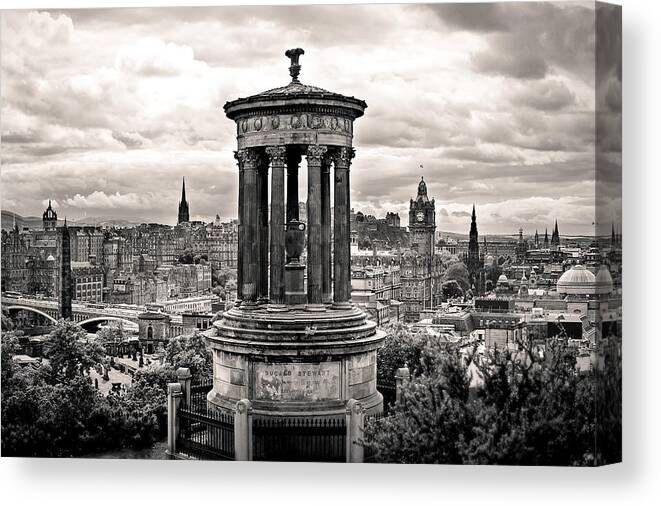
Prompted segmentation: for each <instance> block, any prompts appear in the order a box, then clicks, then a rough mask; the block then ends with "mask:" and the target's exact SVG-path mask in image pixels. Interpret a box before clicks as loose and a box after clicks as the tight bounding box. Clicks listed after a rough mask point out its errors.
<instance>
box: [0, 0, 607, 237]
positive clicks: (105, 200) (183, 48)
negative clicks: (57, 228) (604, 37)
mask: <svg viewBox="0 0 661 506" xmlns="http://www.w3.org/2000/svg"><path fill="white" fill-rule="evenodd" d="M593 29H594V11H593V7H591V4H590V3H574V2H572V3H557V4H551V3H543V4H528V3H523V4H521V3H519V4H491V5H489V4H487V5H470V4H468V5H466V4H464V5H417V6H416V5H388V6H385V5H374V6H310V7H305V6H299V7H234V8H228V7H223V8H183V9H177V8H158V9H114V10H113V9H110V10H108V9H91V10H68V11H39V12H37V11H20V12H19V11H14V12H3V13H2V42H1V57H2V76H1V77H2V83H1V86H2V90H1V92H2V208H3V209H7V210H13V211H16V212H18V213H19V214H22V215H38V214H39V213H41V211H42V210H43V207H44V203H45V202H47V200H48V199H49V198H52V199H53V200H54V201H55V202H56V205H57V207H58V213H59V214H60V217H63V215H67V216H68V217H70V218H73V219H76V218H80V217H83V216H87V217H93V216H115V217H121V216H124V217H140V218H142V219H144V220H149V221H160V222H163V223H174V222H175V221H176V217H177V202H178V198H179V193H180V183H181V177H182V176H185V177H186V181H187V191H188V195H189V202H190V206H191V215H192V218H194V219H205V220H208V219H210V218H211V217H213V216H214V215H215V214H216V213H218V214H220V216H221V217H223V218H230V217H234V216H236V191H237V171H236V166H235V161H234V158H233V155H232V151H233V149H235V147H234V146H235V139H234V135H235V127H234V125H233V123H232V122H231V121H230V120H228V119H227V118H225V116H224V114H223V112H222V106H223V104H224V103H225V102H226V101H227V100H231V99H235V98H237V97H239V96H247V95H251V94H253V93H258V92H260V91H263V90H265V89H269V88H273V87H276V86H282V85H285V84H287V82H289V75H288V70H287V67H288V64H289V63H288V60H287V59H286V58H285V57H284V55H283V53H284V51H285V49H287V48H289V47H297V46H299V47H303V48H304V49H305V52H306V54H305V55H304V56H302V57H301V64H302V65H303V68H302V72H301V81H302V82H304V83H308V84H313V85H316V86H321V87H323V88H326V89H328V90H332V91H336V92H340V93H344V94H348V95H354V96H357V97H360V98H363V99H365V100H366V101H367V104H368V109H367V111H366V114H365V116H364V117H363V118H360V119H359V120H357V123H356V126H355V133H356V135H355V140H354V145H355V146H356V148H357V156H356V159H355V161H354V164H353V167H352V205H353V206H354V207H355V208H356V209H357V210H358V209H360V210H363V211H364V212H369V213H373V214H376V215H377V216H383V215H385V213H386V211H391V210H395V211H398V212H399V213H400V216H402V218H403V221H404V220H405V219H406V216H407V212H408V211H407V210H408V199H409V198H410V197H411V196H412V195H414V193H415V191H416V188H417V183H418V181H419V179H420V176H421V175H424V176H425V180H426V181H427V184H428V188H429V193H430V196H432V197H435V199H436V207H437V227H438V228H439V229H441V230H447V231H454V232H467V230H468V219H467V217H468V213H469V211H470V207H471V206H472V203H473V202H475V203H476V205H477V210H478V225H479V229H480V232H482V233H514V232H516V230H518V228H519V227H523V228H524V229H525V230H526V232H529V233H534V229H535V228H537V229H540V231H542V230H543V229H544V228H545V227H547V226H548V227H550V226H551V225H552V223H553V221H554V220H555V219H556V218H557V219H558V221H559V223H560V228H561V232H562V233H566V234H581V233H590V231H591V230H592V222H593V221H594V212H593V207H594V199H595V177H594V127H595V120H594V110H595V106H594V104H595V92H594V80H595V72H594V35H593ZM421 164H422V165H423V168H422V169H421V168H420V165H421Z"/></svg>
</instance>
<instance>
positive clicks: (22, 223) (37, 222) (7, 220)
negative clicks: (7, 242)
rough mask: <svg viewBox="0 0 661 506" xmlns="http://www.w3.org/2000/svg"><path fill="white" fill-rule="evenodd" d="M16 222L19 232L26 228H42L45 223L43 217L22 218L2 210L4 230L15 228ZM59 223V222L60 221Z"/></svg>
mask: <svg viewBox="0 0 661 506" xmlns="http://www.w3.org/2000/svg"><path fill="white" fill-rule="evenodd" d="M14 220H16V225H18V228H19V230H23V229H24V228H41V227H42V226H43V223H42V221H41V217H39V216H21V215H20V214H16V213H14V212H12V211H5V210H4V209H3V210H2V229H3V230H10V229H11V228H13V227H14ZM58 223H59V220H58Z"/></svg>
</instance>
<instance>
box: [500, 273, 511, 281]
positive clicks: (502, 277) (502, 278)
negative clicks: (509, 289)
mask: <svg viewBox="0 0 661 506" xmlns="http://www.w3.org/2000/svg"><path fill="white" fill-rule="evenodd" d="M508 281H509V279H507V276H505V274H501V275H500V276H498V283H507V282H508Z"/></svg>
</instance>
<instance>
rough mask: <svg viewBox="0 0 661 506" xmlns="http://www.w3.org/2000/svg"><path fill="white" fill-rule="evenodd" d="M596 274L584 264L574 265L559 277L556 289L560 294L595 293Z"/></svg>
mask: <svg viewBox="0 0 661 506" xmlns="http://www.w3.org/2000/svg"><path fill="white" fill-rule="evenodd" d="M595 281H596V279H595V275H594V274H592V272H590V271H589V270H588V269H586V268H585V267H584V266H583V265H574V266H573V267H572V268H571V269H569V270H568V271H565V272H564V273H563V274H562V276H560V278H559V279H558V282H557V284H556V291H557V292H558V294H559V295H594V294H595Z"/></svg>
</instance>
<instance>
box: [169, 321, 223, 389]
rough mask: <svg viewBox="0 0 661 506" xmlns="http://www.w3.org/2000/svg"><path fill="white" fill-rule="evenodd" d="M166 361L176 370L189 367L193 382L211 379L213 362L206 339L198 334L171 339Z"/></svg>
mask: <svg viewBox="0 0 661 506" xmlns="http://www.w3.org/2000/svg"><path fill="white" fill-rule="evenodd" d="M165 361H166V362H167V363H168V364H170V365H171V366H172V367H174V368H175V369H177V368H179V367H188V368H189V369H190V372H191V375H192V376H193V382H201V381H207V380H208V379H209V378H211V374H212V370H213V361H212V356H211V351H210V350H209V348H208V347H207V343H206V339H205V337H204V336H203V335H202V334H200V333H198V332H196V333H195V334H193V335H192V336H179V337H175V338H174V339H171V340H170V342H169V343H168V345H167V347H166V348H165Z"/></svg>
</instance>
